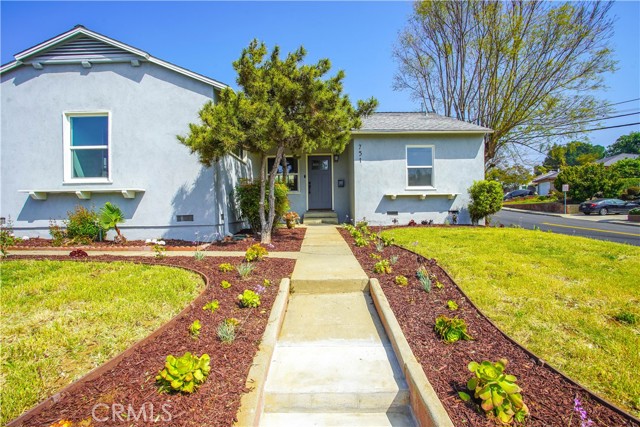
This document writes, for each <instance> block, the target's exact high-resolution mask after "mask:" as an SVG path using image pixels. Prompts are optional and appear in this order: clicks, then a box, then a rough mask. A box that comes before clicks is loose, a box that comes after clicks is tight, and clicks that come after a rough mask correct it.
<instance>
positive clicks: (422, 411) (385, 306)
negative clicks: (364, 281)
mask: <svg viewBox="0 0 640 427" xmlns="http://www.w3.org/2000/svg"><path fill="white" fill-rule="evenodd" d="M369 286H370V288H369V289H370V292H371V298H372V299H373V302H374V305H375V307H376V311H377V312H378V315H379V316H380V320H381V321H382V324H383V326H384V329H385V331H386V332H387V335H388V336H389V340H390V341H391V345H392V346H393V352H394V353H395V355H396V358H397V359H398V362H399V364H400V366H401V368H402V372H403V373H404V375H405V378H406V380H407V385H408V386H409V395H410V400H411V409H412V410H413V415H414V417H415V418H416V421H417V422H418V425H419V426H421V427H454V425H453V422H452V421H451V418H449V415H448V414H447V411H446V410H445V409H444V406H443V405H442V402H441V401H440V399H439V398H438V395H437V394H436V392H435V390H434V389H433V387H432V386H431V383H429V380H428V379H427V375H426V374H425V373H424V370H423V369H422V365H420V363H419V362H418V360H417V359H416V357H415V356H414V355H413V352H412V351H411V347H409V343H408V342H407V339H406V338H405V336H404V334H403V333H402V329H401V328H400V324H399V323H398V320H397V319H396V317H395V315H394V314H393V311H392V310H391V306H390V305H389V301H388V300H387V297H386V296H385V295H384V292H383V291H382V288H381V287H380V283H379V282H378V279H371V280H370V281H369Z"/></svg>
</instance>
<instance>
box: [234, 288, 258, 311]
mask: <svg viewBox="0 0 640 427" xmlns="http://www.w3.org/2000/svg"><path fill="white" fill-rule="evenodd" d="M238 299H239V300H240V305H241V306H243V307H253V308H256V307H258V306H259V305H260V295H258V294H257V293H255V292H253V291H251V290H249V289H245V290H244V292H243V293H242V294H241V295H238Z"/></svg>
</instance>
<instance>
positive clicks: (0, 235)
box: [0, 218, 16, 258]
mask: <svg viewBox="0 0 640 427" xmlns="http://www.w3.org/2000/svg"><path fill="white" fill-rule="evenodd" d="M15 244H16V237H15V234H14V233H13V221H11V218H9V219H7V222H6V224H2V225H0V255H2V258H6V257H7V255H9V252H8V251H7V249H8V248H9V246H13V245H15Z"/></svg>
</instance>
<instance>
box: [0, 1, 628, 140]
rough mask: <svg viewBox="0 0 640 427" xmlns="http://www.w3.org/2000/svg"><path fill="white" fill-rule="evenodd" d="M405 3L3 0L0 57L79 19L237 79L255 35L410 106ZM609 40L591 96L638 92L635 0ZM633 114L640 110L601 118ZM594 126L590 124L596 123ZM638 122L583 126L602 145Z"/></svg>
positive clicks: (387, 107) (358, 88)
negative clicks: (598, 88)
mask: <svg viewBox="0 0 640 427" xmlns="http://www.w3.org/2000/svg"><path fill="white" fill-rule="evenodd" d="M411 8H412V3H410V2H404V1H394V2H368V1H367V2H365V1H360V2H204V1H202V2H155V1H154V2H152V1H148V2H79V1H78V2H75V1H74V2H26V1H24V2H23V1H20V2H18V1H1V3H0V12H1V29H0V36H1V55H2V63H3V64H4V63H7V62H9V61H11V60H12V59H13V54H15V53H17V52H20V51H22V50H24V49H26V48H28V47H31V46H33V45H36V44H38V43H40V42H42V41H44V40H46V39H48V38H51V37H53V36H56V35H58V34H60V33H63V32H65V31H67V30H69V29H71V28H72V27H73V26H74V25H76V24H82V25H84V26H86V27H87V28H89V29H92V30H94V31H97V32H99V33H102V34H104V35H106V36H108V37H111V38H114V39H116V40H120V41H122V42H124V43H127V44H130V45H132V46H135V47H137V48H140V49H142V50H145V51H147V52H149V53H150V54H151V55H153V56H156V57H158V58H161V59H164V60H167V61H170V62H173V63H175V64H178V65H180V66H182V67H185V68H188V69H190V70H193V71H196V72H198V73H201V74H204V75H207V76H209V77H212V78H215V79H217V80H220V81H222V82H224V83H227V84H229V85H232V86H235V73H234V70H233V68H232V67H231V62H232V61H234V60H235V59H237V58H238V56H239V54H240V52H241V50H242V48H243V47H246V46H247V44H248V43H249V41H250V40H251V39H253V38H258V39H260V40H263V41H265V42H266V43H267V45H268V46H269V47H272V46H273V45H274V44H278V45H280V46H281V48H282V50H283V52H288V51H291V50H294V49H296V48H297V47H298V46H299V45H304V46H305V48H306V49H307V51H308V52H309V55H308V59H309V60H310V61H314V60H317V59H319V58H323V57H326V58H329V59H330V60H331V62H332V64H333V67H334V69H335V70H337V69H343V70H345V72H346V75H347V77H346V79H345V90H346V92H347V93H348V94H349V95H350V96H351V98H352V100H354V101H355V100H356V99H365V98H368V97H370V96H375V97H376V98H377V99H378V100H379V101H380V107H379V109H378V111H417V110H418V109H419V105H418V104H417V103H416V102H415V101H412V100H411V99H410V97H409V94H408V93H407V92H396V91H394V90H393V89H392V82H393V75H394V73H395V71H396V64H395V63H394V61H393V58H392V57H391V50H392V47H393V45H394V43H395V42H396V40H397V35H398V32H399V31H400V30H401V29H402V28H403V27H404V25H405V23H406V21H407V17H408V16H409V15H410V13H411ZM613 14H614V15H615V16H616V18H617V19H616V24H615V36H614V39H613V46H614V48H615V51H616V52H615V56H616V59H617V60H618V61H619V64H618V66H619V70H618V71H617V72H616V73H615V74H613V75H609V76H607V84H608V86H610V89H609V90H608V91H607V92H602V93H599V94H598V96H599V97H601V98H602V99H606V100H608V101H609V102H611V103H616V102H621V101H627V100H631V99H634V98H640V68H639V63H640V27H639V26H638V22H639V21H640V1H620V2H618V3H616V4H615V5H614V7H613ZM615 109H616V111H617V112H619V114H625V113H632V112H638V111H640V101H638V100H636V101H634V102H629V103H624V104H620V105H616V106H615ZM632 122H640V115H638V114H636V115H632V116H627V117H621V118H618V119H610V120H607V121H604V122H602V125H603V126H614V125H619V124H625V123H632ZM594 127H597V124H594ZM639 130H640V125H635V126H631V127H622V128H617V129H609V130H601V131H596V132H590V133H588V134H585V135H588V136H589V138H590V140H591V142H592V143H596V144H601V145H605V146H607V145H609V144H611V143H612V142H613V141H615V139H616V138H617V137H618V136H620V135H624V134H627V133H629V132H631V131H639Z"/></svg>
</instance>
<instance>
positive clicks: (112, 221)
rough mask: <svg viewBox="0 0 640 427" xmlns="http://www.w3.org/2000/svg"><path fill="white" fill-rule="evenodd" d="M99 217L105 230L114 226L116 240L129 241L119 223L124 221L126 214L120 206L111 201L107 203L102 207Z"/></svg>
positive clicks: (117, 241)
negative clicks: (121, 230)
mask: <svg viewBox="0 0 640 427" xmlns="http://www.w3.org/2000/svg"><path fill="white" fill-rule="evenodd" d="M99 219H100V226H101V227H102V228H103V229H104V230H105V232H106V231H109V230H111V229H112V228H113V229H114V230H115V231H116V237H115V239H113V240H114V242H116V243H124V242H126V241H127V239H126V238H125V237H124V236H123V235H122V233H121V232H120V229H119V228H118V224H122V223H123V222H124V214H123V213H122V211H121V210H120V208H119V207H118V206H116V205H114V204H112V203H111V202H107V203H105V204H104V206H103V207H102V209H100V218H99Z"/></svg>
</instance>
